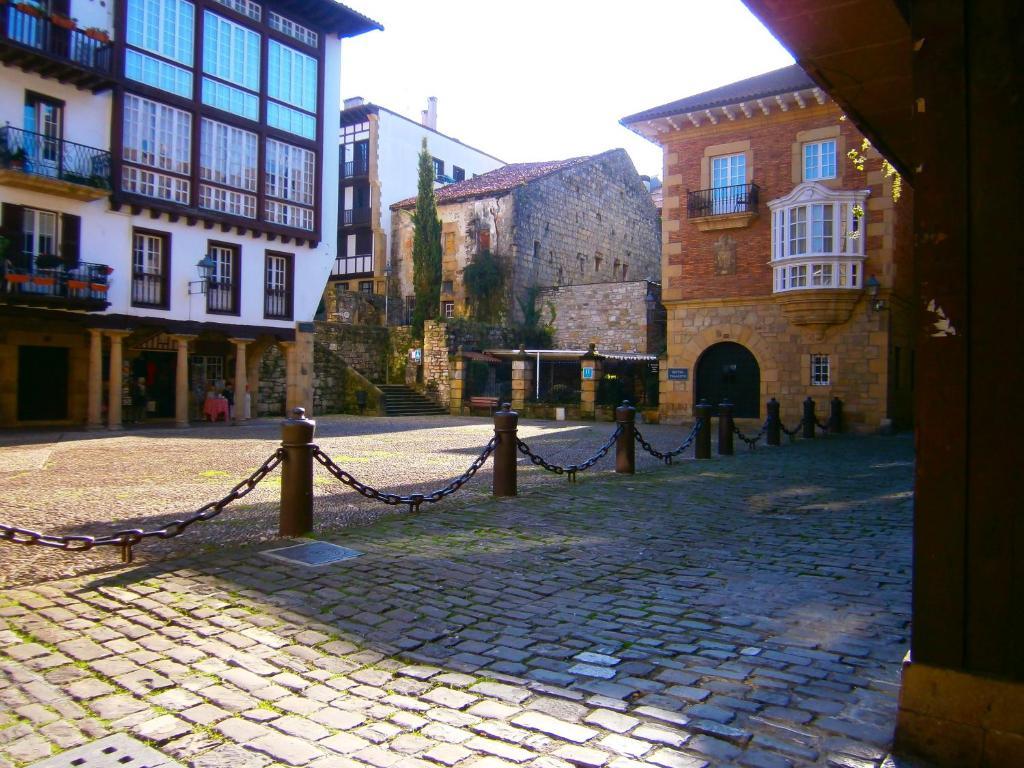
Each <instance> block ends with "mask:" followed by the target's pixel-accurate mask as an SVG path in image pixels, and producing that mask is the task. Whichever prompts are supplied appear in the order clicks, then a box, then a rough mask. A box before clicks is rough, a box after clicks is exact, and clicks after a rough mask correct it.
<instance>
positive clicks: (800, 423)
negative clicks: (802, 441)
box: [779, 419, 804, 443]
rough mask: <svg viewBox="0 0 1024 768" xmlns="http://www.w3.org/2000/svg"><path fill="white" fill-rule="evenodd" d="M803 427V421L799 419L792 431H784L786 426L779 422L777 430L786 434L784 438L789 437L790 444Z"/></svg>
mask: <svg viewBox="0 0 1024 768" xmlns="http://www.w3.org/2000/svg"><path fill="white" fill-rule="evenodd" d="M803 425H804V420H803V419H800V421H798V422H797V423H796V426H795V427H793V428H792V429H786V425H785V424H783V423H782V422H781V421H780V422H779V429H781V430H782V431H783V432H785V433H786V436H787V437H789V442H791V443H792V442H793V441H794V440H795V439H796V436H797V434H798V433H799V432H800V429H801V428H802V427H803Z"/></svg>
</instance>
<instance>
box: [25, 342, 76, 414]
mask: <svg viewBox="0 0 1024 768" xmlns="http://www.w3.org/2000/svg"><path fill="white" fill-rule="evenodd" d="M67 417H68V348H67V347H18V421H57V420H60V419H66V418H67Z"/></svg>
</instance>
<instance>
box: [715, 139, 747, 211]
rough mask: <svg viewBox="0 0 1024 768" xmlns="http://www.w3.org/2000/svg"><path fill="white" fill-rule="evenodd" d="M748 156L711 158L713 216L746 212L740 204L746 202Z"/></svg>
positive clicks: (741, 154) (744, 204)
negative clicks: (738, 211)
mask: <svg viewBox="0 0 1024 768" xmlns="http://www.w3.org/2000/svg"><path fill="white" fill-rule="evenodd" d="M746 183H747V156H746V155H745V154H743V153H740V154H737V155H722V156H720V157H713V158H711V188H712V192H711V214H712V215H718V214H724V213H733V212H735V211H736V210H745V209H746V208H745V206H746V203H745V202H744V203H743V207H740V206H739V202H740V201H741V200H742V201H745V200H746V188H745V185H746Z"/></svg>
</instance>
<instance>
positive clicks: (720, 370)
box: [696, 341, 761, 419]
mask: <svg viewBox="0 0 1024 768" xmlns="http://www.w3.org/2000/svg"><path fill="white" fill-rule="evenodd" d="M696 378H697V392H696V395H697V402H700V401H701V400H703V399H706V400H707V401H708V402H709V403H710V404H711V405H712V406H714V409H715V411H714V412H716V413H717V411H718V404H719V403H721V402H722V401H723V400H728V401H729V402H730V403H732V404H733V406H734V407H733V416H736V417H739V418H746V419H756V418H757V416H758V414H759V413H760V408H759V402H758V401H759V398H760V394H761V368H760V366H759V365H758V364H757V360H756V359H755V358H754V356H753V355H752V354H751V352H750V350H749V349H747V348H746V347H744V346H743V345H742V344H737V343H735V342H732V341H723V342H721V343H720V344H713V345H711V346H710V347H708V348H707V349H705V350H704V353H703V354H702V355H701V356H700V359H699V360H698V361H697V376H696Z"/></svg>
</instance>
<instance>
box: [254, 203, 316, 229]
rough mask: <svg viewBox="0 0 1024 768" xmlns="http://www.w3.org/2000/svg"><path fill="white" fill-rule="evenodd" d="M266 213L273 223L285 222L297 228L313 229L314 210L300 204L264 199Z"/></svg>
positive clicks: (267, 218) (284, 223)
mask: <svg viewBox="0 0 1024 768" xmlns="http://www.w3.org/2000/svg"><path fill="white" fill-rule="evenodd" d="M264 215H265V217H266V220H267V221H269V222H271V223H272V224H283V225H284V226H286V227H294V228H296V229H306V230H312V229H313V211H312V209H311V208H303V207H301V206H298V205H289V204H288V203H280V202H278V201H277V200H266V201H264Z"/></svg>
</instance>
